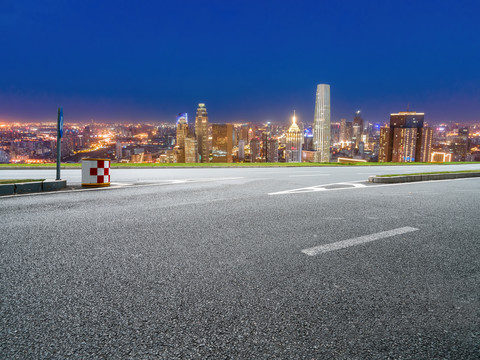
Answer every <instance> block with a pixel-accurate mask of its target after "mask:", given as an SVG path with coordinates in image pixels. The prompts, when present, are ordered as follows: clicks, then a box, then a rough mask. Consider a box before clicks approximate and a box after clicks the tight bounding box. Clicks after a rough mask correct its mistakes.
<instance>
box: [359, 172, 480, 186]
mask: <svg viewBox="0 0 480 360" xmlns="http://www.w3.org/2000/svg"><path fill="white" fill-rule="evenodd" d="M470 177H480V171H479V172H471V173H446V174H425V175H401V176H391V177H379V176H376V175H374V176H369V177H368V182H372V183H381V184H397V183H405V182H417V181H430V180H451V179H461V178H470Z"/></svg>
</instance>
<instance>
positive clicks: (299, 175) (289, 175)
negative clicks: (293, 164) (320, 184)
mask: <svg viewBox="0 0 480 360" xmlns="http://www.w3.org/2000/svg"><path fill="white" fill-rule="evenodd" d="M302 176H330V174H305V175H288V177H302Z"/></svg>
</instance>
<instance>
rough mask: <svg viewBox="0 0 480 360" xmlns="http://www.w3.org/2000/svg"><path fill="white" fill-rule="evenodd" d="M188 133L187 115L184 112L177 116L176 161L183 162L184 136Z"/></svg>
mask: <svg viewBox="0 0 480 360" xmlns="http://www.w3.org/2000/svg"><path fill="white" fill-rule="evenodd" d="M187 135H188V115H187V114H186V113H181V114H178V116H177V143H176V145H175V148H176V151H175V153H176V154H177V162H178V163H184V162H185V138H186V137H187Z"/></svg>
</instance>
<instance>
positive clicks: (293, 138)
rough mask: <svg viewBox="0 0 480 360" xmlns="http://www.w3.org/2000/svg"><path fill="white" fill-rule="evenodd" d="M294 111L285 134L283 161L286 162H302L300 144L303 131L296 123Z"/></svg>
mask: <svg viewBox="0 0 480 360" xmlns="http://www.w3.org/2000/svg"><path fill="white" fill-rule="evenodd" d="M296 120H297V119H296V116H295V112H294V113H293V118H292V125H290V128H289V129H288V131H287V134H286V143H285V161H286V162H302V144H303V133H302V130H300V128H299V127H298V125H297V123H296Z"/></svg>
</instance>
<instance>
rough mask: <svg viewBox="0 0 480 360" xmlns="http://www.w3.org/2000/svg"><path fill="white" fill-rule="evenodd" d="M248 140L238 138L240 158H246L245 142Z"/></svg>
mask: <svg viewBox="0 0 480 360" xmlns="http://www.w3.org/2000/svg"><path fill="white" fill-rule="evenodd" d="M246 141H247V140H243V139H242V140H238V160H240V161H243V160H245V142H246Z"/></svg>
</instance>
